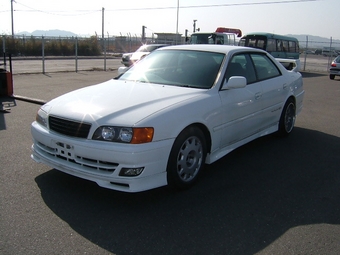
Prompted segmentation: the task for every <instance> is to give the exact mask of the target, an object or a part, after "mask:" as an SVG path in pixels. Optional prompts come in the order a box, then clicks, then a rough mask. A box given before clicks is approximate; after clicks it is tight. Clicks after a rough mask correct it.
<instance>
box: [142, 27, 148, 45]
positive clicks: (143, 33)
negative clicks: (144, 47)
mask: <svg viewBox="0 0 340 255" xmlns="http://www.w3.org/2000/svg"><path fill="white" fill-rule="evenodd" d="M146 28H147V27H146V26H142V43H143V44H145V43H146V36H145V29H146Z"/></svg>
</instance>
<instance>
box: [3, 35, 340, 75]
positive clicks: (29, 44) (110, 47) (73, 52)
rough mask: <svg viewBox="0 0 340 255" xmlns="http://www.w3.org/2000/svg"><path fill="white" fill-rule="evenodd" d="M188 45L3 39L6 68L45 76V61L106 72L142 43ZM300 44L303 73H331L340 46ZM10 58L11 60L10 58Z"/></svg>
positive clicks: (131, 39)
mask: <svg viewBox="0 0 340 255" xmlns="http://www.w3.org/2000/svg"><path fill="white" fill-rule="evenodd" d="M145 43H146V44H154V43H162V44H169V45H174V44H185V43H186V40H185V38H184V37H182V36H175V35H174V34H160V35H158V36H157V37H154V36H152V37H148V38H140V37H137V36H131V35H130V34H128V35H127V36H111V37H110V36H109V35H108V36H107V37H105V38H102V37H98V36H97V35H96V36H91V37H88V38H85V37H47V36H46V37H44V36H40V37H37V36H25V35H22V36H15V37H12V36H6V35H3V36H0V45H2V50H3V53H4V65H5V67H6V60H8V56H9V55H11V56H12V60H14V61H16V60H19V59H20V60H29V59H32V58H33V59H39V60H41V61H42V72H43V73H45V60H46V59H50V58H55V59H56V58H57V57H58V58H64V59H66V58H67V59H72V60H74V61H75V69H74V71H76V72H77V71H78V59H84V58H86V57H87V58H91V59H95V58H97V59H103V60H104V61H103V67H102V69H104V70H105V71H106V68H107V67H106V60H107V59H108V60H109V59H112V58H116V59H117V58H120V57H121V55H122V54H123V53H126V52H134V51H136V50H137V49H138V48H139V47H140V46H141V45H142V44H145ZM299 43H300V61H301V71H310V72H328V68H329V66H330V63H331V61H332V60H333V59H334V58H335V57H336V56H337V55H339V54H340V43H339V42H337V41H335V42H332V39H330V40H326V41H312V40H308V37H306V40H305V41H299ZM6 56H7V57H6Z"/></svg>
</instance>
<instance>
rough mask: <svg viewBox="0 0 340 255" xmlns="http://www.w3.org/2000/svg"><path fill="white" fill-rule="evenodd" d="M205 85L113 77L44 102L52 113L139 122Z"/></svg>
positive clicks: (110, 121) (120, 122)
mask: <svg viewBox="0 0 340 255" xmlns="http://www.w3.org/2000/svg"><path fill="white" fill-rule="evenodd" d="M202 92H203V90H201V89H192V88H183V87H176V86H168V85H160V84H149V83H138V82H129V81H119V80H114V79H112V80H110V81H107V82H104V83H101V84H98V85H94V86H90V87H86V88H82V89H79V90H75V91H73V92H70V93H67V94H65V95H62V96H60V97H57V98H55V99H53V100H51V101H50V102H48V103H46V104H45V105H44V106H42V109H43V110H44V111H46V112H47V113H48V114H50V115H54V116H58V117H62V118H66V119H71V120H78V121H84V122H89V123H93V122H97V124H98V125H103V124H118V125H129V126H133V125H136V124H137V123H138V122H139V121H140V120H142V119H145V118H147V117H148V116H150V115H152V114H153V113H156V112H158V111H161V110H162V109H165V108H168V107H171V106H173V105H175V104H179V103H181V102H183V101H185V100H189V99H191V98H194V97H198V96H200V95H201V94H202Z"/></svg>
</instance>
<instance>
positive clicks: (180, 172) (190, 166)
mask: <svg viewBox="0 0 340 255" xmlns="http://www.w3.org/2000/svg"><path fill="white" fill-rule="evenodd" d="M206 155H207V149H206V141H205V137H204V134H203V132H202V131H201V130H200V129H199V128H197V127H195V126H192V127H188V128H186V129H184V130H183V131H182V132H181V133H180V134H179V135H178V137H177V138H176V140H175V142H174V144H173V146H172V149H171V152H170V155H169V160H168V165H167V179H168V184H169V186H171V187H174V188H177V189H178V188H179V189H186V188H189V187H191V186H192V185H193V184H194V183H195V182H196V181H197V178H198V176H199V173H200V172H201V171H202V169H203V167H204V164H205V158H206Z"/></svg>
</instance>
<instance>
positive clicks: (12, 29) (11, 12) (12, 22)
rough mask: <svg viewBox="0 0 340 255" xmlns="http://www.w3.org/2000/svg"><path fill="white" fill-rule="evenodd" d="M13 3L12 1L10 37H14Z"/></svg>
mask: <svg viewBox="0 0 340 255" xmlns="http://www.w3.org/2000/svg"><path fill="white" fill-rule="evenodd" d="M13 1H14V0H11V18H12V37H14V21H13Z"/></svg>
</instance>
